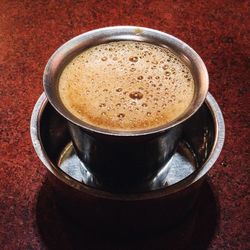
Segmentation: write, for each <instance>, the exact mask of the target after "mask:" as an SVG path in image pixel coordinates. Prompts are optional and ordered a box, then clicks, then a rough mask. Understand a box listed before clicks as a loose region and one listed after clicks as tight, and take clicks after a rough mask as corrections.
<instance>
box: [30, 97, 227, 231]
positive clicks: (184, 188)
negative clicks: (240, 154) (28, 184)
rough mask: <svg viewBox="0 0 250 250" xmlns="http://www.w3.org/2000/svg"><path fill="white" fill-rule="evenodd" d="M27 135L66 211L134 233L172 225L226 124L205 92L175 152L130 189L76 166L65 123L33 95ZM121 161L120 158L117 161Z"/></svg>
mask: <svg viewBox="0 0 250 250" xmlns="http://www.w3.org/2000/svg"><path fill="white" fill-rule="evenodd" d="M30 129H31V138H32V143H33V146H34V148H35V151H36V153H37V155H38V157H39V159H40V160H41V161H42V162H43V164H44V165H45V167H46V168H47V169H48V170H49V171H48V173H49V174H48V176H49V180H50V183H51V184H52V186H53V189H54V191H55V193H56V198H57V199H58V200H59V203H60V204H61V205H62V206H63V207H64V208H65V210H66V211H68V214H69V215H70V216H71V217H72V218H74V219H76V220H77V221H79V222H83V223H85V225H87V226H88V227H90V228H91V227H92V228H94V227H96V225H98V227H100V228H102V229H104V230H107V229H110V228H113V229H115V228H117V225H119V227H122V228H123V229H124V230H130V231H138V230H141V229H142V228H143V230H151V229H154V228H158V227H159V226H160V225H161V224H162V223H164V226H167V225H173V224H175V223H176V222H178V221H181V220H182V218H183V217H184V216H185V215H186V214H187V212H188V211H190V210H191V209H192V207H193V206H194V204H195V201H196V198H197V195H198V194H199V191H200V187H201V184H202V183H203V181H204V177H205V176H206V174H207V172H208V171H209V170H210V169H211V168H212V166H213V165H214V163H215V161H216V160H217V158H218V156H219V154H220V152H221V150H222V147H223V143H224V136H225V127H224V120H223V116H222V113H221V111H220V108H219V106H218V104H217V103H216V101H215V99H214V98H213V97H212V95H211V94H209V93H208V95H207V98H206V100H205V102H204V104H203V105H202V106H201V108H200V109H199V110H198V111H197V112H196V113H195V115H193V116H192V117H191V118H189V119H188V120H187V121H186V122H185V124H184V132H183V135H182V140H181V143H180V145H179V147H178V150H177V152H176V153H175V155H174V156H173V157H172V159H171V160H170V162H168V164H167V165H166V166H165V167H164V168H163V170H161V171H160V172H159V173H158V175H157V176H156V177H155V179H154V180H153V181H151V182H150V183H147V185H144V186H142V187H141V188H140V189H138V190H132V191H131V192H129V193H121V194H119V193H117V192H112V190H105V189H104V188H103V187H102V186H101V185H100V184H99V183H98V182H97V181H96V180H95V178H94V177H93V176H92V175H91V174H90V173H88V171H87V170H83V168H82V167H80V164H81V162H80V161H79V159H78V158H77V156H76V154H75V153H74V149H73V147H72V144H71V142H70V136H69V132H68V126H67V121H66V120H65V118H63V117H62V116H61V115H59V114H58V113H57V112H56V111H55V109H54V108H53V107H52V106H51V105H50V103H49V102H48V100H47V98H46V96H45V94H42V95H41V96H40V98H39V99H38V101H37V103H36V105H35V107H34V110H33V113H32V117H31V125H30ZM121 160H122V159H121Z"/></svg>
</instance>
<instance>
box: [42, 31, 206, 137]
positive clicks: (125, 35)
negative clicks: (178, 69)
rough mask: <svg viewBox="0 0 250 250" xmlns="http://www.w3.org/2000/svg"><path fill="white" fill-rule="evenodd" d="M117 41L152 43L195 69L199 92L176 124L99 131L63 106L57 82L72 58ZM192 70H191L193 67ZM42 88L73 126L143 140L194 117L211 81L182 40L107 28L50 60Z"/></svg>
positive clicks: (67, 45)
mask: <svg viewBox="0 0 250 250" xmlns="http://www.w3.org/2000/svg"><path fill="white" fill-rule="evenodd" d="M117 40H135V41H144V42H152V43H155V44H157V45H160V46H163V47H164V46H165V47H168V48H170V49H172V50H173V51H174V52H175V53H177V52H178V53H179V54H178V55H179V56H180V57H182V59H183V60H186V61H187V63H190V65H191V66H192V67H193V73H194V74H195V76H196V82H198V84H197V83H196V90H195V91H196V92H195V97H194V100H193V102H192V103H191V105H190V106H189V107H188V109H187V110H186V111H185V112H184V113H183V114H182V115H180V116H179V117H177V118H176V119H175V120H173V121H171V122H169V123H167V124H165V125H162V126H159V127H155V128H152V129H145V130H138V131H116V130H108V129H103V128H100V127H96V126H93V125H90V124H88V123H85V122H83V121H81V120H80V119H78V118H77V117H75V116H73V115H72V114H71V113H70V112H69V111H68V110H67V109H66V108H65V107H64V105H63V104H62V102H61V100H60V98H59V95H58V92H57V86H56V84H55V81H56V80H58V75H59V72H60V70H62V67H63V65H65V62H66V61H67V59H68V58H69V57H71V58H72V55H76V54H77V53H76V52H77V51H79V50H83V49H84V48H88V47H91V46H94V45H96V44H100V43H104V42H109V41H117ZM191 66H190V67H191ZM43 86H44V90H45V93H46V96H47V98H48V100H49V102H50V103H51V104H52V106H53V107H54V108H55V109H56V110H57V111H58V112H59V113H60V114H61V115H62V116H63V117H65V118H66V119H67V120H68V121H70V122H72V123H74V124H75V125H77V126H80V127H81V128H83V129H85V130H87V131H90V132H95V133H98V134H105V135H110V136H120V137H124V136H144V135H149V134H155V133H161V132H164V131H166V130H168V129H170V128H172V127H174V126H177V125H178V124H180V123H182V122H184V121H185V120H187V119H188V118H189V117H190V116H192V115H193V114H194V113H195V112H196V111H197V110H198V109H199V107H200V106H201V105H202V104H203V102H204V100H205V98H206V95H207V93H208V86H209V78H208V72H207V69H206V66H205V64H204V62H203V61H202V59H201V58H200V56H199V55H198V54H197V53H196V52H195V51H194V50H193V49H192V48H191V47H190V46H189V45H187V44H186V43H185V42H183V41H181V40H180V39H178V38H176V37H174V36H172V35H170V34H167V33H164V32H161V31H158V30H154V29H150V28H145V27H138V26H111V27H106V28H100V29H95V30H92V31H89V32H86V33H83V34H81V35H79V36H76V37H74V38H72V39H71V40H69V41H68V42H66V43H64V44H63V45H62V46H61V47H59V48H58V49H57V50H56V51H55V52H54V54H53V55H52V56H51V57H50V59H49V61H48V63H47V65H46V67H45V70H44V74H43Z"/></svg>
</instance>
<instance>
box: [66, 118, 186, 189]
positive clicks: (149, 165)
mask: <svg viewBox="0 0 250 250" xmlns="http://www.w3.org/2000/svg"><path fill="white" fill-rule="evenodd" d="M68 124H69V128H70V133H71V138H72V141H73V144H74V148H75V150H76V152H77V154H78V156H79V158H80V159H81V161H82V163H83V164H84V167H86V169H87V170H88V171H89V172H91V173H92V174H93V175H95V177H96V178H97V180H98V181H99V182H100V183H101V184H102V185H104V186H106V187H109V188H118V189H121V190H122V189H125V190H128V189H130V188H131V189H132V188H134V187H135V186H136V187H139V186H140V185H143V183H144V182H146V181H148V180H150V179H152V178H153V177H155V175H156V174H157V173H158V172H159V170H160V169H161V168H162V167H164V166H165V165H166V163H167V162H168V160H169V159H170V158H171V156H172V155H173V154H174V152H175V150H176V147H177V145H178V141H179V139H180V137H181V132H182V125H178V126H176V127H173V128H171V129H169V130H166V131H164V132H160V133H155V134H149V135H141V136H126V137H122V136H121V137H119V136H112V135H103V134H99V133H95V132H90V131H87V130H85V129H83V128H81V127H79V126H77V125H75V124H73V123H70V122H69V123H68Z"/></svg>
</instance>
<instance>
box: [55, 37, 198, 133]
mask: <svg viewBox="0 0 250 250" xmlns="http://www.w3.org/2000/svg"><path fill="white" fill-rule="evenodd" d="M59 94H60V98H61V100H62V102H63V104H64V105H65V107H66V108H67V109H68V110H69V111H70V112H71V113H72V114H73V115H75V116H76V117H78V118H79V119H81V120H82V121H84V122H86V123H89V124H91V125H94V126H97V127H100V128H105V129H111V130H118V131H119V130H120V131H133V130H134V131H135V130H145V129H150V128H154V127H158V126H161V125H163V124H167V123H169V122H170V121H173V120H174V119H176V118H177V117H178V116H180V115H181V114H182V113H183V112H184V111H185V110H186V108H187V107H188V106H189V104H190V103H191V101H192V98H193V95H194V80H193V77H192V74H191V72H190V70H189V68H188V67H187V66H186V65H185V64H184V63H183V62H182V61H181V60H180V59H179V58H178V57H177V56H176V55H175V54H173V53H172V52H171V51H170V50H168V49H166V48H162V47H159V46H155V45H152V44H149V43H144V42H135V41H118V42H110V43H106V44H101V45H98V46H95V47H92V48H89V49H87V50H85V51H83V52H82V53H81V54H79V55H78V56H76V57H75V58H74V59H73V60H72V61H71V62H70V63H69V64H68V65H67V66H66V67H65V69H64V70H63V72H62V74H61V76H60V79H59Z"/></svg>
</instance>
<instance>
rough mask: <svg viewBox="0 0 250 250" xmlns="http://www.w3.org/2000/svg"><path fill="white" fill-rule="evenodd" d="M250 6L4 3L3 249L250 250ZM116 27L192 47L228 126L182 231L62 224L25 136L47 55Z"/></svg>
mask: <svg viewBox="0 0 250 250" xmlns="http://www.w3.org/2000/svg"><path fill="white" fill-rule="evenodd" d="M249 7H250V4H249V1H232V0H230V1H132V0H131V1H111V0H108V1H92V0H91V1H9V0H2V1H1V2H0V51H1V52H0V139H1V142H0V249H78V248H82V249H140V248H141V249H143V248H144V249H145V248H146V249H206V248H207V249H250V244H249V234H250V231H249V219H250V218H249V217H250V216H249V200H250V199H249V176H250V175H249V146H248V145H249V143H248V140H249V84H250V83H249V78H250V77H249V67H250V63H249V62H250V60H249V57H250V47H249V43H250V39H249V27H250V22H249V20H250V16H249V13H250V8H249ZM112 25H138V26H145V27H150V28H155V29H158V30H161V31H164V32H167V33H170V34H172V35H174V36H177V37H178V38H180V39H182V40H183V41H185V42H186V43H188V44H189V45H190V46H191V47H193V48H194V49H195V50H196V51H197V52H198V53H199V54H200V56H201V57H202V58H203V60H204V62H205V64H206V66H207V68H208V71H209V76H210V89H209V91H210V92H211V93H212V95H213V96H214V97H215V99H216V100H217V102H218V103H219V105H220V107H221V109H222V112H223V115H224V119H225V124H226V140H225V145H224V149H223V151H222V154H221V155H220V157H219V159H218V160H217V162H216V164H215V166H214V168H213V169H212V170H211V171H210V172H209V177H208V179H209V182H208V183H206V185H205V186H204V188H203V190H202V192H201V197H200V199H199V204H198V206H197V207H196V208H195V209H196V210H194V211H193V213H192V214H191V215H190V216H189V217H188V218H186V220H185V221H183V223H182V224H181V225H178V226H176V227H174V228H172V229H169V230H167V231H165V232H161V233H158V234H153V235H152V236H150V237H144V238H140V237H138V238H134V237H132V238H129V239H128V238H126V239H117V238H116V239H113V238H112V237H103V235H95V234H90V233H89V232H88V231H87V230H83V229H82V228H78V227H77V226H74V224H73V223H72V222H70V221H65V218H64V217H63V215H60V214H59V212H58V209H57V207H56V204H55V202H54V200H53V197H52V194H51V189H50V187H49V184H48V183H47V180H46V169H45V167H43V165H42V163H41V162H40V161H39V159H38V157H37V156H36V154H35V152H34V150H33V147H32V144H31V140H30V134H29V122H30V116H31V112H32V109H33V107H34V105H35V103H36V100H37V99H38V97H39V96H40V94H41V93H42V92H43V87H42V74H43V70H44V67H45V64H46V62H47V60H48V59H49V57H50V56H51V54H52V53H53V52H54V51H55V50H56V49H57V48H58V46H60V45H61V44H63V43H64V42H66V41H67V40H69V39H70V38H72V37H74V36H76V35H79V34H81V33H83V32H86V31H89V30H91V29H94V28H99V27H104V26H112ZM194 214H195V216H194ZM193 218H194V219H193ZM191 229H192V231H190V230H191ZM181 242H182V243H181ZM175 243H176V245H175Z"/></svg>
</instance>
